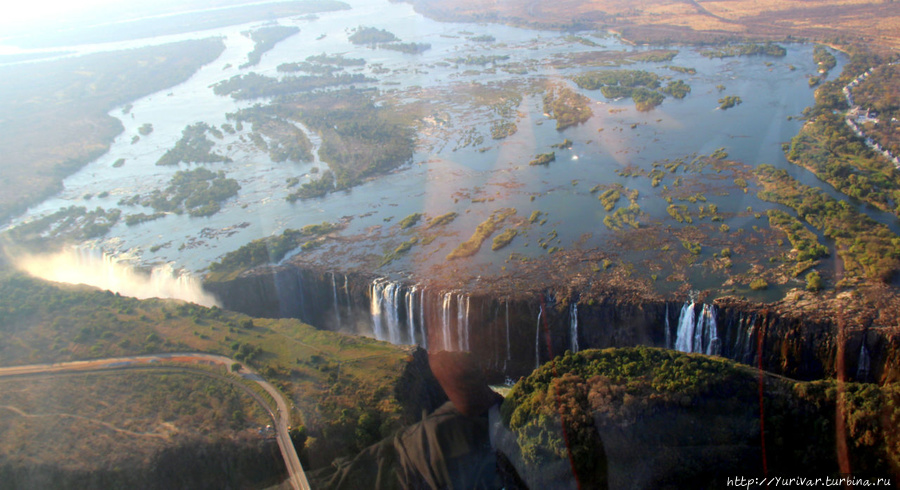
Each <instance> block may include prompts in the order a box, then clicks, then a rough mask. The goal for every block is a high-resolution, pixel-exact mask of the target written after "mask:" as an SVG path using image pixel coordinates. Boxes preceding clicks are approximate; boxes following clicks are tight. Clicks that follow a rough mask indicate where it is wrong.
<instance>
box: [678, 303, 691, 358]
mask: <svg viewBox="0 0 900 490" xmlns="http://www.w3.org/2000/svg"><path fill="white" fill-rule="evenodd" d="M693 342H694V302H693V301H691V302H690V303H687V302H685V303H684V306H683V307H681V315H679V316H678V330H677V331H676V333H675V350H678V351H681V352H694V345H693Z"/></svg>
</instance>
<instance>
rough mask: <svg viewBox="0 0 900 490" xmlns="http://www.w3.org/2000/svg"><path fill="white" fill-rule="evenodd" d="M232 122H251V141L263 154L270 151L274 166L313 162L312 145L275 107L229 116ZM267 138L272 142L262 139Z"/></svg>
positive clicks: (241, 111)
mask: <svg viewBox="0 0 900 490" xmlns="http://www.w3.org/2000/svg"><path fill="white" fill-rule="evenodd" d="M225 116H226V117H227V118H228V120H229V121H235V122H237V123H241V125H243V123H245V122H249V123H251V125H250V129H251V131H252V134H251V135H250V137H251V139H252V140H253V141H254V143H256V145H257V147H258V148H259V149H260V150H263V151H267V152H268V153H269V158H271V159H272V161H273V162H284V161H292V162H310V161H312V160H313V155H312V142H310V141H309V138H308V137H307V136H306V133H304V132H303V131H302V130H301V129H300V128H298V127H297V126H296V125H294V124H292V123H291V122H290V121H287V120H285V119H284V118H282V117H281V116H280V115H279V114H278V113H277V112H276V110H275V109H274V108H273V107H272V106H260V105H256V106H253V107H250V108H247V109H241V110H239V111H237V112H235V113H229V114H226V115H225ZM260 135H265V136H266V137H267V138H268V142H266V140H264V139H263V138H261V137H260Z"/></svg>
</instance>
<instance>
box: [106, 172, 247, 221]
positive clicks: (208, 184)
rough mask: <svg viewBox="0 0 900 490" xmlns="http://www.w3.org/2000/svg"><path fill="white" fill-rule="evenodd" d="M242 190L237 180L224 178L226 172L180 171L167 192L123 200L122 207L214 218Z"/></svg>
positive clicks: (173, 178) (158, 191) (157, 191)
mask: <svg viewBox="0 0 900 490" xmlns="http://www.w3.org/2000/svg"><path fill="white" fill-rule="evenodd" d="M240 188H241V186H240V184H238V182H237V181H236V180H234V179H228V178H226V177H225V172H221V171H220V172H217V173H216V172H212V171H210V170H207V169H205V168H203V167H200V168H196V169H194V170H179V171H178V172H176V173H175V175H174V176H172V179H171V180H170V181H169V186H168V187H166V189H165V190H162V191H160V190H155V191H153V192H151V193H150V194H148V195H146V196H134V197H132V198H130V199H123V200H122V201H119V204H120V205H124V206H128V205H132V206H133V205H135V204H140V205H141V206H149V207H151V208H153V209H154V210H156V211H157V212H164V213H177V214H181V213H184V212H187V213H188V214H189V215H191V216H211V215H213V214H216V213H217V212H219V209H221V203H222V202H223V201H226V200H228V199H230V198H232V197H234V196H236V195H237V192H238V190H240Z"/></svg>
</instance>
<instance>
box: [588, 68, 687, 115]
mask: <svg viewBox="0 0 900 490" xmlns="http://www.w3.org/2000/svg"><path fill="white" fill-rule="evenodd" d="M572 81H573V82H575V83H576V84H577V85H578V86H579V87H580V88H583V89H586V90H597V89H599V90H600V92H601V93H602V94H603V96H604V97H606V98H607V99H618V98H631V99H632V100H633V101H634V105H635V107H636V108H637V110H639V111H649V110H652V109H653V108H655V107H656V106H658V105H660V104H662V102H663V100H664V99H665V95H666V94H668V95H671V96H672V97H675V98H677V99H682V98H684V97H685V96H687V94H688V93H690V91H691V87H690V86H689V85H688V84H687V83H685V82H683V81H681V80H674V81H670V82H669V83H668V84H667V85H666V87H664V88H661V87H660V77H659V75H657V74H655V73H651V72H647V71H642V70H606V71H593V72H588V73H582V74H580V75H575V76H574V77H572Z"/></svg>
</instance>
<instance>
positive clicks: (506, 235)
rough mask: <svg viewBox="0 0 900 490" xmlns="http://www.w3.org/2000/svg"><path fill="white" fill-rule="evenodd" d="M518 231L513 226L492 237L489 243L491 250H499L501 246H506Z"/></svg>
mask: <svg viewBox="0 0 900 490" xmlns="http://www.w3.org/2000/svg"><path fill="white" fill-rule="evenodd" d="M518 234H519V232H518V230H516V229H515V228H507V229H506V230H504V231H503V232H502V233H500V234H499V235H497V236H495V237H494V243H493V244H492V245H491V250H495V251H496V250H500V249H501V248H503V247H505V246H507V245H509V244H510V242H512V240H513V238H515V237H516V235H518Z"/></svg>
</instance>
